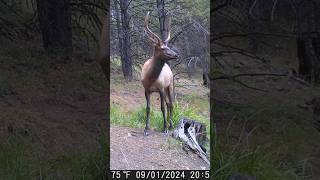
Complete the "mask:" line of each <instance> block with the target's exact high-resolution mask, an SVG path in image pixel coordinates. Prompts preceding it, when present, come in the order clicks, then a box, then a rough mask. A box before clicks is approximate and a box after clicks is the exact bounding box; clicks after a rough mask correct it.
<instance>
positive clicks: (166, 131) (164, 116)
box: [159, 90, 168, 133]
mask: <svg viewBox="0 0 320 180" xmlns="http://www.w3.org/2000/svg"><path fill="white" fill-rule="evenodd" d="M159 94H160V100H161V112H162V117H163V129H164V133H168V130H167V121H166V109H165V105H164V102H165V98H166V96H165V93H164V91H161V90H160V92H159Z"/></svg>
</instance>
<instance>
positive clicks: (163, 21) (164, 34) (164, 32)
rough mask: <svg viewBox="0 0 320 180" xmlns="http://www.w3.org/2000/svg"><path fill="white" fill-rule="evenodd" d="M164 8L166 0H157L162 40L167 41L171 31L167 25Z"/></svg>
mask: <svg viewBox="0 0 320 180" xmlns="http://www.w3.org/2000/svg"><path fill="white" fill-rule="evenodd" d="M164 7H165V3H164V0H157V9H158V17H159V24H160V35H161V39H162V40H165V39H166V38H167V36H168V33H169V29H168V28H167V24H166V11H165V9H164Z"/></svg>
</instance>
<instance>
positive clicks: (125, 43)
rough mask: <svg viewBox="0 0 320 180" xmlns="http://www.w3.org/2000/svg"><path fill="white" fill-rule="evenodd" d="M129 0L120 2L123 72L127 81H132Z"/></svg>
mask: <svg viewBox="0 0 320 180" xmlns="http://www.w3.org/2000/svg"><path fill="white" fill-rule="evenodd" d="M128 5H129V0H120V9H121V23H122V55H123V57H122V58H121V62H122V71H123V75H124V78H125V79H126V80H129V81H131V80H132V60H131V53H130V51H131V46H130V26H129V25H130V22H129V19H130V17H129V14H128Z"/></svg>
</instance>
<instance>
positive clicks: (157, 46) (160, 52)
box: [144, 12, 178, 61]
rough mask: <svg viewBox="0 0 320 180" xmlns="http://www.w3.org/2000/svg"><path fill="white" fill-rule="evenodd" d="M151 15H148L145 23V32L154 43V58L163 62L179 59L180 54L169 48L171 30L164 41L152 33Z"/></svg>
mask: <svg viewBox="0 0 320 180" xmlns="http://www.w3.org/2000/svg"><path fill="white" fill-rule="evenodd" d="M149 13H150V12H148V13H147V15H146V18H145V21H144V23H145V30H146V32H147V34H148V37H149V39H150V40H151V41H152V42H153V45H154V54H153V56H154V58H156V59H160V60H163V61H167V60H172V59H177V58H178V54H177V53H176V52H174V51H173V50H172V49H170V47H169V46H168V42H169V40H170V30H169V32H168V37H167V39H166V40H164V41H162V40H161V39H160V38H159V36H157V35H156V34H155V33H154V32H152V31H151V30H150V28H149V27H148V22H149ZM168 24H169V23H168Z"/></svg>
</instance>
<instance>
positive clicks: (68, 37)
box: [37, 0, 72, 52]
mask: <svg viewBox="0 0 320 180" xmlns="http://www.w3.org/2000/svg"><path fill="white" fill-rule="evenodd" d="M69 3H70V0H59V1H57V0H37V11H38V20H39V23H40V29H41V33H42V40H43V46H44V48H45V49H46V50H63V51H67V52H70V51H72V30H71V9H70V5H69Z"/></svg>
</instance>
